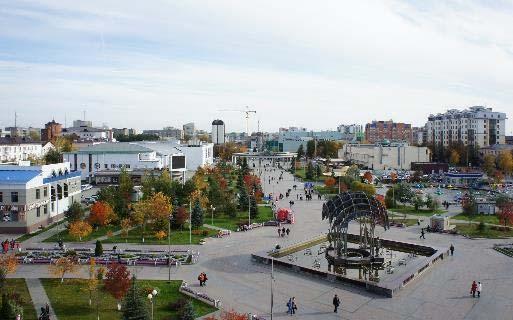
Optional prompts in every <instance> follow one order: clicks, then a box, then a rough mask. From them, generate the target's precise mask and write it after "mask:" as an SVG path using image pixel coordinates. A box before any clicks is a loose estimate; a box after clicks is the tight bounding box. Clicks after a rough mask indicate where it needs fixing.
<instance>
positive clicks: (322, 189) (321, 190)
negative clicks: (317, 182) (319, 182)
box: [314, 186, 338, 195]
mask: <svg viewBox="0 0 513 320" xmlns="http://www.w3.org/2000/svg"><path fill="white" fill-rule="evenodd" d="M314 190H315V191H317V192H319V193H320V194H323V195H324V194H338V186H335V187H326V186H315V187H314Z"/></svg>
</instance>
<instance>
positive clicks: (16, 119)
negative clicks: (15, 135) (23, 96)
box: [14, 111, 18, 128]
mask: <svg viewBox="0 0 513 320" xmlns="http://www.w3.org/2000/svg"><path fill="white" fill-rule="evenodd" d="M17 122H18V114H17V113H16V111H14V127H15V128H18V125H17Z"/></svg>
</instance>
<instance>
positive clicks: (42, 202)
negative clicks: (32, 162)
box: [0, 162, 80, 234]
mask: <svg viewBox="0 0 513 320" xmlns="http://www.w3.org/2000/svg"><path fill="white" fill-rule="evenodd" d="M79 201H80V173H79V172H71V170H70V164H69V163H67V162H66V163H57V164H50V165H44V166H23V165H18V166H16V165H0V218H1V219H0V233H16V234H20V233H28V232H33V231H35V230H37V229H38V228H40V227H44V226H47V225H48V224H50V223H53V222H55V221H57V220H60V219H61V218H63V216H64V212H65V211H66V210H68V207H69V206H70V204H71V203H73V202H79Z"/></svg>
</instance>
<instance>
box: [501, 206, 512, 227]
mask: <svg viewBox="0 0 513 320" xmlns="http://www.w3.org/2000/svg"><path fill="white" fill-rule="evenodd" d="M499 220H500V222H501V223H502V224H503V225H508V224H509V225H513V203H512V202H507V203H505V204H503V205H502V206H501V210H500V212H499Z"/></svg>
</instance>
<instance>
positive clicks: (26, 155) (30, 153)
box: [0, 137, 53, 162]
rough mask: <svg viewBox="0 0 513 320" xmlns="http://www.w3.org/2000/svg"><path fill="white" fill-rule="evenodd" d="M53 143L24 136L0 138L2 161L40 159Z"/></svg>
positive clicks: (0, 159) (0, 156) (0, 158)
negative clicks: (45, 142)
mask: <svg viewBox="0 0 513 320" xmlns="http://www.w3.org/2000/svg"><path fill="white" fill-rule="evenodd" d="M51 148H53V145H52V144H51V143H47V144H45V145H44V146H43V145H42V143H41V142H36V141H30V140H26V139H24V138H19V137H18V138H0V162H18V161H25V160H29V159H40V158H42V157H43V156H44V155H45V154H46V152H48V151H49V150H50V149H51Z"/></svg>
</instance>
